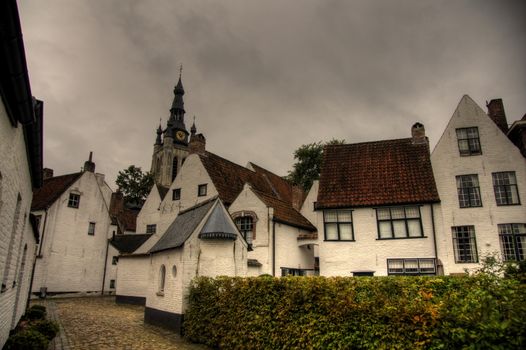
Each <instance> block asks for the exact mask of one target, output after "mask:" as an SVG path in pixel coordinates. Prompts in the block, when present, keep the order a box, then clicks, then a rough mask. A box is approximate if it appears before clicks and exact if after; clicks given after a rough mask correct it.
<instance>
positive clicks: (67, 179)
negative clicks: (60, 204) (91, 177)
mask: <svg viewBox="0 0 526 350" xmlns="http://www.w3.org/2000/svg"><path fill="white" fill-rule="evenodd" d="M81 176H82V172H79V173H74V174H67V175H61V176H56V177H52V178H49V179H46V180H44V182H43V184H42V187H40V188H39V189H37V190H35V191H34V193H33V202H32V204H31V210H42V209H46V208H49V207H50V206H51V205H52V204H53V203H54V202H55V201H56V200H57V199H58V198H59V197H60V196H61V195H62V193H64V192H66V190H67V189H68V188H69V187H70V186H71V185H73V183H75V181H77V180H78V179H79V178H80V177H81Z"/></svg>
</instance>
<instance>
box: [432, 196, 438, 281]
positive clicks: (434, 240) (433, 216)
mask: <svg viewBox="0 0 526 350" xmlns="http://www.w3.org/2000/svg"><path fill="white" fill-rule="evenodd" d="M433 207H434V204H433V203H431V228H432V229H433V248H434V251H435V264H438V250H437V237H436V230H435V211H434V209H433ZM437 272H438V266H437Z"/></svg>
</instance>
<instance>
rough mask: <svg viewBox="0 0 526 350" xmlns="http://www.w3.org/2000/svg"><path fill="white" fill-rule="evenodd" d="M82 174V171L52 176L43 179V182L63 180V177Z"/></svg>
mask: <svg viewBox="0 0 526 350" xmlns="http://www.w3.org/2000/svg"><path fill="white" fill-rule="evenodd" d="M83 173H84V172H83V171H79V172H76V173H71V174H63V175H58V176H53V177H50V178H47V179H45V180H44V181H49V180H55V179H60V178H63V177H66V176H72V175H81V174H83Z"/></svg>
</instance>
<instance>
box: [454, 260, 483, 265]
mask: <svg viewBox="0 0 526 350" xmlns="http://www.w3.org/2000/svg"><path fill="white" fill-rule="evenodd" d="M478 263H479V262H478V260H477V261H455V264H478Z"/></svg>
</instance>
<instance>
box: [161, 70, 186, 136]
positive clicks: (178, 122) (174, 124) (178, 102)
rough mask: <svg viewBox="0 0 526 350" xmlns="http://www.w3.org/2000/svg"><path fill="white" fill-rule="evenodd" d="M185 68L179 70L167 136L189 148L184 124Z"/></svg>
mask: <svg viewBox="0 0 526 350" xmlns="http://www.w3.org/2000/svg"><path fill="white" fill-rule="evenodd" d="M182 72H183V66H182V65H181V66H180V68H179V80H178V81H177V85H176V86H175V88H174V100H173V102H172V108H170V118H169V119H168V123H167V128H166V135H167V136H168V137H172V138H173V139H174V141H175V142H176V143H178V144H181V145H184V146H187V145H188V134H189V133H188V131H187V130H186V126H185V124H184V114H185V110H184V101H183V95H184V88H183V82H182V78H181V76H182Z"/></svg>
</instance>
